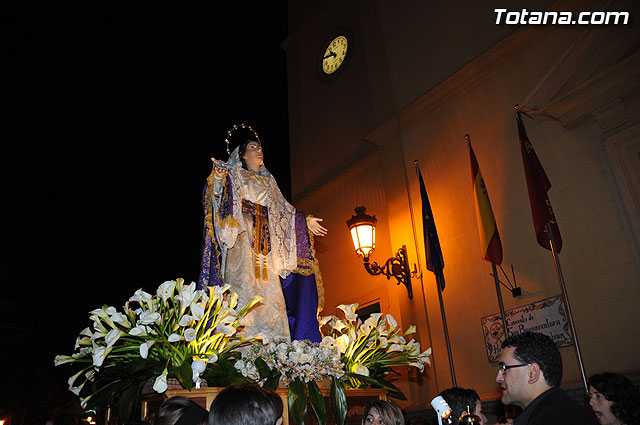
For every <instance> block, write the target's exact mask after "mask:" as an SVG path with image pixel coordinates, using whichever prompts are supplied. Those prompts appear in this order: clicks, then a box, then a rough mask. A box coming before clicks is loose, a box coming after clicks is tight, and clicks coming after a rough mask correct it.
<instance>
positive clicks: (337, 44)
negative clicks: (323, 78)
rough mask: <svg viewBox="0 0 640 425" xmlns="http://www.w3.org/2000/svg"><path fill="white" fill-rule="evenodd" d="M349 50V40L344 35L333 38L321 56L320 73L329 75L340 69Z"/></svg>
mask: <svg viewBox="0 0 640 425" xmlns="http://www.w3.org/2000/svg"><path fill="white" fill-rule="evenodd" d="M348 49H349V40H348V39H347V37H346V36H344V35H339V36H337V37H335V38H334V39H333V40H331V42H330V43H329V45H328V46H327V48H326V49H325V51H324V55H322V72H324V73H325V74H326V75H331V74H333V73H334V72H336V71H337V70H338V68H340V66H341V65H342V63H343V62H344V59H345V58H346V57H347V51H348Z"/></svg>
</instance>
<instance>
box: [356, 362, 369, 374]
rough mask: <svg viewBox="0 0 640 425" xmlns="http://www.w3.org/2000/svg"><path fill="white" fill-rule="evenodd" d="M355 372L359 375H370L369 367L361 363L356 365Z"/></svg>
mask: <svg viewBox="0 0 640 425" xmlns="http://www.w3.org/2000/svg"><path fill="white" fill-rule="evenodd" d="M354 372H355V373H357V374H358V375H364V376H369V369H367V367H366V366H365V365H363V364H361V363H358V364H357V365H356V370H355V371H354Z"/></svg>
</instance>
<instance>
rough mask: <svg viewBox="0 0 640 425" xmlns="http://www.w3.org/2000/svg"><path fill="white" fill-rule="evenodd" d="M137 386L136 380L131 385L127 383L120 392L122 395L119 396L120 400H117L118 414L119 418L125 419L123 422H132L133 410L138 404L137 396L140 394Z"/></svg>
mask: <svg viewBox="0 0 640 425" xmlns="http://www.w3.org/2000/svg"><path fill="white" fill-rule="evenodd" d="M139 388H140V386H139V385H138V384H137V382H135V381H134V382H133V383H132V384H131V385H129V386H128V387H127V389H126V390H124V391H123V392H122V395H121V396H120V401H119V402H118V404H119V408H118V410H119V414H120V418H121V420H123V421H125V423H128V422H132V421H133V420H135V418H134V417H133V416H134V412H135V409H136V406H137V405H138V404H139V401H140V400H139V398H140V394H139V391H138V390H139Z"/></svg>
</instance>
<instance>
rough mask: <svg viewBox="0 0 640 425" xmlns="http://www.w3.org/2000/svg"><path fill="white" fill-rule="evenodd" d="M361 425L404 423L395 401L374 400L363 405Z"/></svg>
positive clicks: (400, 424) (402, 424)
mask: <svg viewBox="0 0 640 425" xmlns="http://www.w3.org/2000/svg"><path fill="white" fill-rule="evenodd" d="M362 425H404V416H403V415H402V410H400V408H399V407H398V406H397V405H396V404H395V403H392V402H390V401H384V400H375V401H372V402H371V403H369V404H367V405H366V406H365V408H364V413H363V414H362Z"/></svg>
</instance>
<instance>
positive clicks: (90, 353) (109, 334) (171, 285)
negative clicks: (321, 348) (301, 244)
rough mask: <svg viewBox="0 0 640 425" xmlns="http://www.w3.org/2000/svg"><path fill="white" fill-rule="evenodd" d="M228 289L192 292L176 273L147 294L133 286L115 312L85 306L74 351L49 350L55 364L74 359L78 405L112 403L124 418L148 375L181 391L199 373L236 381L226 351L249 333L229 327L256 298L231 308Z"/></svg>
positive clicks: (159, 386) (72, 382)
mask: <svg viewBox="0 0 640 425" xmlns="http://www.w3.org/2000/svg"><path fill="white" fill-rule="evenodd" d="M229 289H230V286H229V285H225V286H222V287H218V286H214V287H210V288H209V290H208V291H199V290H196V285H195V283H191V284H190V285H185V284H184V280H183V279H177V280H175V281H167V282H164V283H163V284H162V285H160V286H159V287H158V289H157V291H156V294H155V295H151V294H149V293H147V292H145V291H143V290H142V289H139V290H137V291H136V292H135V294H134V295H133V296H132V297H131V298H130V299H129V300H128V301H127V302H126V303H125V305H124V307H123V311H118V310H117V309H116V308H114V307H109V306H103V307H102V308H98V309H95V310H93V311H91V312H90V313H89V317H90V319H91V321H92V322H93V326H92V328H93V329H92V328H89V327H87V328H85V329H84V330H83V331H82V332H80V335H79V336H78V339H77V340H76V345H75V352H74V353H73V354H72V355H71V356H66V355H59V356H56V358H55V365H56V366H58V365H62V364H65V363H75V364H79V365H81V368H80V370H79V371H78V372H77V373H75V374H74V375H73V376H72V377H71V378H70V379H69V389H70V390H71V391H72V392H73V393H74V394H76V395H78V396H80V398H81V404H82V406H83V407H85V408H86V407H91V408H104V407H105V406H107V405H111V404H112V403H114V402H119V405H120V417H121V418H130V416H131V414H132V412H133V410H134V407H135V405H136V403H137V402H138V400H139V394H140V390H141V388H142V386H143V385H144V384H145V383H146V382H147V381H148V380H149V379H154V384H153V389H154V390H155V391H157V392H159V393H161V392H164V391H165V390H166V389H167V387H168V384H167V379H168V377H175V378H177V379H178V381H179V382H180V384H181V385H182V386H183V387H184V388H187V389H191V388H192V387H193V386H194V384H195V386H196V387H199V386H200V383H201V381H202V379H203V378H204V379H206V380H207V381H213V383H217V384H218V385H230V384H232V383H235V382H244V381H243V379H242V377H241V375H240V374H239V373H237V372H236V371H235V369H234V368H233V361H234V358H233V356H234V355H236V354H237V351H236V349H237V348H239V347H240V346H242V345H247V344H249V343H251V342H253V341H254V340H255V338H253V337H238V336H237V335H236V333H237V330H238V328H240V327H241V326H242V323H243V318H244V316H245V315H246V313H247V311H248V310H249V309H250V308H251V307H253V305H255V304H256V303H257V302H259V301H260V300H261V298H260V297H256V298H254V299H253V300H252V301H251V302H250V303H248V304H247V305H245V306H238V295H237V294H236V293H234V292H232V291H229ZM78 382H80V383H79V384H78ZM88 383H90V385H87V384H88ZM89 387H90V388H89Z"/></svg>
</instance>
